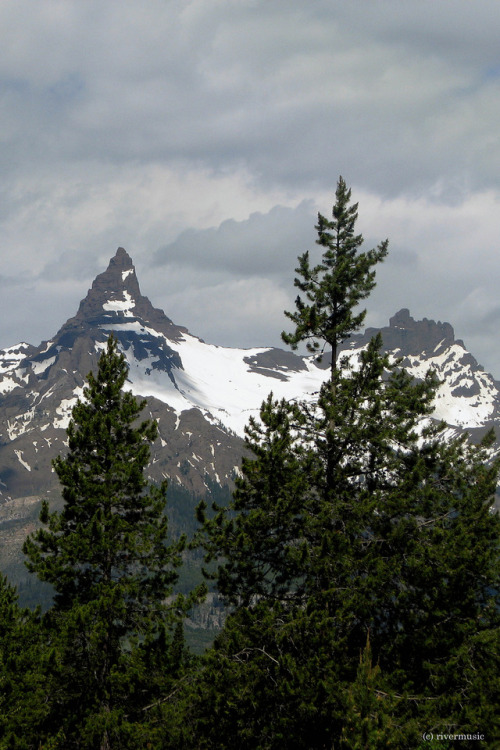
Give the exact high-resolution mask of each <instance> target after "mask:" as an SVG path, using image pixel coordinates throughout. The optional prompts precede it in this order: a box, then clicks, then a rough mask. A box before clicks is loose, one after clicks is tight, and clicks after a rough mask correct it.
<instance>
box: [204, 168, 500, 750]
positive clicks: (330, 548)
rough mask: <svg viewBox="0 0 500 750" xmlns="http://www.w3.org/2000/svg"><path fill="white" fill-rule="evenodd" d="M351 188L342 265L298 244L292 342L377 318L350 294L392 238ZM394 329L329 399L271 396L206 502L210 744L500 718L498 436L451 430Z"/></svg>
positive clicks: (321, 738)
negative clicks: (229, 482)
mask: <svg viewBox="0 0 500 750" xmlns="http://www.w3.org/2000/svg"><path fill="white" fill-rule="evenodd" d="M349 197H350V192H349V191H347V190H346V189H345V184H344V183H343V181H339V187H338V189H337V206H336V207H334V218H335V221H336V222H337V224H338V226H337V225H335V226H336V231H338V233H339V241H338V247H339V248H340V250H339V251H338V253H337V255H335V256H334V254H333V249H332V248H333V246H334V245H335V243H334V242H333V240H332V239H331V237H329V236H327V234H326V229H325V225H324V224H322V225H321V234H320V237H321V238H323V239H322V242H321V243H320V244H323V245H325V246H327V247H328V248H329V250H328V252H330V251H331V253H332V255H330V256H328V257H329V258H330V260H331V263H330V265H329V266H327V264H326V261H325V262H324V263H323V264H320V266H317V267H315V269H314V273H312V272H309V271H307V273H306V270H307V262H308V261H307V257H306V260H304V261H303V262H302V264H301V267H302V270H303V274H302V275H303V277H304V278H306V277H307V278H306V281H307V285H305V286H304V288H303V287H300V288H301V289H302V290H303V291H306V292H307V294H308V299H309V301H310V302H311V304H310V305H309V307H306V306H304V304H303V303H302V302H301V301H300V300H298V301H297V310H298V311H297V313H296V315H295V317H292V316H291V315H290V316H289V317H292V319H293V320H294V322H295V323H296V324H297V331H296V335H295V337H294V338H293V340H292V339H290V343H291V344H292V345H295V344H297V343H298V341H299V340H302V338H307V336H308V333H307V331H308V330H310V331H311V336H312V332H314V338H315V339H316V340H318V339H319V340H320V341H322V342H323V344H324V345H326V344H328V345H330V346H333V347H334V349H335V344H336V342H337V343H338V342H339V341H340V340H342V339H343V338H344V337H345V336H346V335H347V334H348V333H350V332H351V331H352V330H354V329H355V328H356V327H357V326H358V325H359V324H360V322H361V321H362V319H363V314H359V315H357V314H356V315H355V314H354V313H353V307H354V305H355V304H356V302H357V301H359V300H360V299H363V298H364V297H365V296H366V294H367V292H368V291H369V290H370V289H371V288H372V286H373V272H372V271H371V270H370V269H371V266H372V265H373V264H374V263H375V262H377V261H378V260H381V259H382V258H383V256H384V255H385V250H384V248H385V245H383V246H381V248H379V250H378V251H377V252H376V253H375V254H372V255H367V256H366V257H362V256H360V255H356V249H357V247H358V246H359V244H360V238H359V237H356V236H355V235H354V220H355V216H356V212H355V207H353V208H352V209H348V208H347V207H346V205H347V202H348V200H349ZM342 222H344V224H343V225H342ZM335 247H337V246H335ZM335 259H337V260H335ZM337 261H338V263H339V266H338V268H337V266H336V265H335V263H336V262H337ZM358 261H359V263H358ZM349 268H350V269H351V271H352V273H351V271H349V273H348V270H349ZM328 269H330V270H328ZM320 272H321V273H323V272H324V274H325V276H324V278H325V279H326V281H325V284H326V287H324V286H321V285H320V283H319V278H320ZM307 274H309V276H308V275H307ZM337 282H338V283H337ZM325 288H328V289H329V290H330V291H329V292H328V294H330V296H328V294H327V293H326V292H325ZM333 313H335V316H336V317H335V316H334V317H332V314H333ZM311 322H312V323H313V324H314V325H313V326H312V327H311V328H310V329H308V328H307V324H308V323H311ZM381 346H382V342H381V339H380V337H375V338H374V339H373V340H372V341H371V343H370V344H369V345H368V347H367V348H366V350H365V351H363V352H362V353H361V357H360V361H359V363H358V364H356V366H350V364H349V360H348V358H343V359H340V361H339V363H338V365H339V366H337V362H336V361H335V358H334V366H333V367H332V370H331V377H330V380H329V381H328V382H327V383H325V385H324V386H323V387H322V389H321V391H320V393H319V394H318V397H317V399H316V401H315V403H313V404H307V403H290V402H284V401H281V402H278V401H275V400H274V399H273V398H272V396H270V397H269V398H268V399H267V400H266V401H265V402H264V404H263V406H262V410H261V419H260V422H259V421H257V420H252V421H251V422H250V425H249V427H248V430H247V445H248V448H249V449H250V451H251V453H252V457H251V458H247V459H245V460H244V461H243V466H242V473H243V476H242V478H240V479H239V480H238V482H237V488H236V492H235V494H234V499H233V501H232V503H231V505H230V507H229V508H228V509H223V508H219V509H218V510H217V512H216V514H215V516H214V517H213V518H211V519H209V518H208V517H206V516H205V509H204V508H203V507H201V508H200V510H199V513H200V518H201V520H202V521H203V523H204V529H205V535H206V539H205V542H204V545H205V550H206V553H207V561H211V562H212V564H215V565H216V571H215V573H214V574H213V575H214V577H215V580H216V583H217V587H218V589H219V591H220V592H221V593H222V594H223V595H224V597H225V598H226V600H227V601H228V602H229V603H230V604H231V605H232V607H233V613H232V615H231V616H230V617H229V618H228V620H227V624H226V627H225V629H224V631H223V633H222V634H221V635H220V636H219V638H217V640H216V642H215V644H214V648H213V650H212V651H210V652H209V654H208V655H207V657H206V666H205V669H204V671H203V672H202V673H201V675H200V678H199V679H198V683H197V687H196V689H195V690H194V691H193V697H192V706H191V707H192V709H193V717H194V718H193V719H192V721H193V722H196V721H197V722H198V725H196V723H193V724H192V726H193V732H195V736H196V741H197V742H200V743H201V744H199V747H204V748H205V747H206V748H226V747H227V748H229V747H234V745H235V744H236V745H237V746H238V747H241V748H248V749H249V750H250V748H262V749H264V748H266V750H270V749H271V748H273V749H275V748H283V749H284V748H287V749H288V748H297V749H299V748H300V749H304V750H305V748H307V749H308V750H314V749H315V748H317V749H318V750H319V749H320V748H332V747H335V748H337V747H342V748H344V747H345V748H347V747H349V748H356V747H360V748H361V747H363V748H365V747H366V748H382V747H391V746H393V747H401V748H406V747H407V748H412V747H415V746H417V745H418V744H419V743H420V739H421V734H422V732H423V731H424V730H426V729H427V730H428V731H432V732H434V733H435V734H437V733H438V732H439V731H443V732H446V730H447V729H450V728H451V732H453V731H454V730H457V731H459V730H462V731H477V728H478V727H483V728H484V729H485V732H486V727H487V730H488V738H489V739H490V741H491V742H495V741H496V740H497V739H498V738H499V737H500V721H499V719H498V717H497V716H495V710H496V706H498V700H499V698H500V679H499V677H498V674H499V672H498V668H499V667H500V664H499V659H500V649H499V648H498V646H499V634H500V614H499V613H500V601H499V591H500V580H499V576H500V566H499V538H500V519H499V517H498V514H496V513H492V512H491V511H490V506H491V503H492V498H493V496H494V492H495V487H496V482H497V475H498V470H499V463H498V461H496V460H493V461H491V460H490V457H489V455H488V454H487V447H488V444H489V443H491V436H488V438H487V439H486V441H485V444H484V445H482V446H476V447H474V446H470V445H468V444H467V442H466V440H465V438H464V439H460V440H445V439H444V436H443V430H444V425H440V424H436V423H434V422H433V421H432V420H431V419H430V418H429V416H430V414H431V411H432V404H433V398H434V395H435V392H436V389H437V387H438V383H437V381H436V379H435V377H434V376H433V375H432V374H431V373H429V374H428V375H427V376H426V377H425V378H424V379H423V380H422V381H421V382H414V381H412V379H411V378H410V377H409V376H408V374H407V373H406V372H405V371H404V370H402V369H401V368H400V363H394V362H390V361H389V358H388V357H387V356H386V355H384V354H383V353H382V350H381ZM314 347H315V348H317V347H316V344H315V345H314ZM368 636H369V641H367V639H368ZM360 654H362V657H361V662H360ZM374 664H375V666H374ZM485 674H487V675H488V679H487V680H486V681H485V679H484V675H485ZM196 732H197V734H196ZM200 737H202V739H200ZM194 746H198V745H194ZM493 746H494V744H492V745H491V747H493Z"/></svg>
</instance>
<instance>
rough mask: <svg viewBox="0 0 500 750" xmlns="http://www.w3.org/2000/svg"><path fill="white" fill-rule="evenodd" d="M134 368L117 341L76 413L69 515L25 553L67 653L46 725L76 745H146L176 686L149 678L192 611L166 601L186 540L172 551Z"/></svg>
mask: <svg viewBox="0 0 500 750" xmlns="http://www.w3.org/2000/svg"><path fill="white" fill-rule="evenodd" d="M127 372H128V370H127V366H126V363H125V358H124V356H123V355H121V354H119V353H118V351H117V342H116V340H115V339H114V338H113V337H110V339H109V340H108V343H107V348H106V350H105V351H104V352H103V354H102V355H101V357H100V359H99V367H98V372H97V374H96V375H93V374H92V373H90V374H89V376H88V386H87V388H86V389H85V390H84V398H83V400H82V401H79V402H78V403H77V404H76V406H75V407H74V409H73V413H72V420H71V422H70V424H69V427H68V430H67V434H68V453H67V455H66V456H64V457H58V458H57V459H56V460H55V461H54V469H55V471H56V473H57V475H58V477H59V480H60V482H61V484H62V488H63V490H62V494H63V499H64V507H63V509H62V511H61V512H57V511H52V512H51V511H50V510H49V507H48V504H47V503H46V502H44V504H43V507H42V512H41V516H40V518H41V521H42V523H43V528H42V529H40V530H39V531H37V532H36V533H35V534H33V535H32V536H30V537H28V539H27V540H26V542H25V545H24V552H25V554H26V555H27V557H28V562H27V565H28V568H29V570H31V571H33V572H35V573H36V574H37V575H38V577H39V578H40V579H41V580H42V581H47V582H49V583H50V584H52V586H53V587H54V589H55V596H54V605H53V607H52V609H51V610H49V612H48V613H47V615H46V616H45V628H46V633H47V634H49V636H50V634H52V636H53V641H54V645H55V648H56V653H57V663H56V667H55V678H54V694H53V696H52V711H51V716H50V722H49V723H48V724H47V725H46V727H45V729H46V731H47V732H48V733H50V732H52V733H53V734H54V735H56V734H57V733H58V732H59V734H60V735H61V736H63V737H64V742H63V741H62V740H61V742H62V744H61V747H65V748H71V747H78V748H103V750H104V748H106V749H108V748H121V747H125V746H126V747H134V746H135V745H134V744H133V738H134V737H137V736H138V732H139V729H138V724H137V723H139V724H140V723H141V722H142V723H144V721H145V720H146V719H147V717H148V716H149V713H148V712H150V709H151V706H152V704H154V700H155V698H158V695H160V694H162V690H163V689H166V688H165V686H166V685H168V680H169V676H168V674H164V675H161V670H156V671H154V670H153V672H154V673H153V672H151V671H150V672H149V673H148V672H147V670H148V668H150V667H151V665H152V664H153V663H155V662H157V660H158V659H160V660H161V659H165V663H166V661H167V660H168V645H169V641H170V636H169V635H168V631H169V629H170V627H171V625H173V624H174V622H175V620H176V619H178V616H179V615H180V614H181V613H182V611H183V610H184V609H185V606H187V605H188V604H189V603H188V602H186V601H184V600H182V599H181V598H177V599H176V600H174V602H173V603H171V604H170V605H167V603H166V600H167V596H168V595H169V594H170V593H171V589H172V585H173V583H174V582H175V581H176V579H177V573H176V568H177V567H178V565H179V564H180V562H181V557H180V555H181V552H182V549H183V547H184V543H185V542H184V539H181V540H180V541H179V542H177V543H174V544H172V545H171V546H168V545H167V543H166V538H167V520H166V516H165V502H166V498H165V495H166V483H165V484H163V485H162V486H161V487H155V486H152V485H151V484H149V483H148V481H147V479H146V478H145V474H144V472H145V468H146V466H147V463H148V461H149V455H150V451H149V445H150V443H151V442H152V441H153V440H154V439H155V437H156V434H157V427H156V423H154V422H152V421H150V420H145V421H142V422H140V423H138V421H137V420H138V417H139V414H140V412H141V411H142V409H143V408H144V406H145V402H144V401H143V402H140V403H139V402H137V400H136V398H135V397H134V396H133V395H132V394H131V393H130V392H128V391H124V390H123V388H124V386H125V382H126V378H127ZM56 633H57V637H56V636H55V634H56ZM155 653H156V656H154V654H155ZM148 665H149V667H148ZM159 675H160V679H161V680H163V685H158V684H157V682H156V678H158V677H159ZM146 707H149V708H147V709H146ZM61 733H62V734H61ZM139 735H140V732H139ZM146 739H147V737H146V736H145V737H142V738H141V742H140V743H139V746H140V747H143V746H145V740H146ZM137 741H138V742H139V740H137ZM141 743H142V744H141Z"/></svg>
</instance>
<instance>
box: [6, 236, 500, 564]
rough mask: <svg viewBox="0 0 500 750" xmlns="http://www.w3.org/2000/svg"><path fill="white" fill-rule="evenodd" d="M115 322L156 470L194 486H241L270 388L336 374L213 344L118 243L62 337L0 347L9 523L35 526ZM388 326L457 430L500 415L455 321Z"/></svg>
mask: <svg viewBox="0 0 500 750" xmlns="http://www.w3.org/2000/svg"><path fill="white" fill-rule="evenodd" d="M376 332H377V331H376V330H375V329H368V330H367V331H365V333H364V334H360V335H357V336H354V337H353V338H352V339H351V340H350V341H349V342H348V343H346V344H345V346H344V350H343V355H344V356H347V357H349V358H352V359H353V360H356V358H357V356H358V354H359V351H360V350H361V349H362V348H363V347H364V346H366V344H367V343H368V341H369V339H370V338H371V336H373V335H374V333H376ZM110 333H113V334H114V335H115V336H116V338H117V339H118V341H119V345H120V348H121V350H122V351H123V352H124V354H125V357H126V359H127V363H128V365H129V368H130V369H129V387H130V389H131V390H132V392H133V393H134V394H136V395H138V396H142V397H145V398H147V401H148V405H147V408H146V409H145V412H144V414H145V416H146V415H148V414H149V415H151V416H152V417H153V418H155V419H157V420H158V423H159V437H158V440H157V441H156V443H155V445H154V448H153V452H152V459H153V460H152V464H151V466H150V468H149V472H150V475H151V477H152V478H153V479H155V480H160V479H162V478H165V477H167V478H169V479H170V482H171V485H172V486H174V487H176V486H178V487H182V488H184V490H186V491H187V492H190V493H193V494H195V495H200V494H202V493H204V492H206V491H207V489H208V488H212V489H213V488H214V487H215V486H221V487H224V486H228V487H230V486H231V484H232V479H233V478H234V475H235V472H237V471H238V466H239V464H240V460H241V455H242V452H243V450H244V444H243V440H242V438H243V435H244V426H245V424H246V423H247V422H248V419H249V417H250V416H251V415H257V414H258V410H259V407H260V404H261V402H262V401H263V400H264V399H265V398H266V396H267V395H268V393H269V392H270V391H271V390H272V391H273V393H274V395H275V396H276V397H277V398H286V399H295V398H308V397H310V396H311V394H313V393H315V392H317V391H318V390H319V388H320V386H321V383H322V382H323V380H324V379H325V377H326V376H327V369H325V365H324V364H321V363H318V362H316V361H315V360H314V358H312V357H301V356H297V355H295V354H293V353H291V352H286V351H283V350H281V349H276V348H270V347H259V348H253V349H236V348H225V347H220V346H214V345H211V344H207V343H205V342H204V341H202V340H201V339H200V338H198V337H196V336H194V335H192V334H191V333H189V331H188V330H187V329H186V328H183V327H181V326H178V325H176V324H175V323H173V322H172V321H171V320H170V319H169V318H168V317H167V316H166V315H165V313H164V312H163V311H162V310H159V309H157V308H155V307H153V305H152V304H151V302H150V301H149V299H148V298H147V297H145V296H143V295H142V293H141V291H140V287H139V283H138V280H137V276H136V273H135V268H134V266H133V263H132V260H131V258H130V257H129V255H128V254H127V253H126V252H125V250H124V249H123V248H119V249H118V250H117V252H116V254H115V255H114V257H113V258H111V260H110V263H109V266H108V268H107V269H106V271H104V272H103V273H101V274H99V276H97V278H96V279H95V280H94V282H93V284H92V287H91V289H90V290H89V292H88V294H87V296H86V297H85V299H84V300H82V302H81V303H80V306H79V309H78V311H77V313H76V315H75V316H74V317H72V318H70V319H69V320H68V321H67V322H66V323H64V325H63V326H62V327H61V328H60V330H59V331H58V332H57V333H56V334H55V336H54V337H53V338H51V339H50V340H47V341H44V342H43V343H42V344H41V345H40V346H39V347H34V346H31V345H29V344H19V345H17V346H13V347H10V348H8V349H5V350H3V351H0V532H1V530H2V528H5V529H13V528H14V527H16V524H17V526H19V525H20V524H21V525H22V526H23V533H24V531H26V530H27V529H28V530H29V527H30V524H33V523H34V518H35V516H36V514H35V511H34V505H36V500H37V499H38V498H39V497H40V496H42V495H44V494H47V493H48V494H49V496H51V497H53V498H57V497H58V496H59V488H58V486H57V482H56V477H55V474H54V473H53V472H52V470H51V460H52V459H53V458H54V456H55V455H57V454H58V453H59V452H61V451H64V450H65V441H66V433H65V429H66V427H67V425H68V422H69V419H70V416H71V409H72V407H73V406H74V404H75V403H76V400H77V399H78V398H79V397H81V396H82V393H83V387H84V383H85V375H86V374H87V373H88V372H89V371H90V370H95V369H96V365H97V360H98V357H99V353H100V351H101V350H102V348H103V347H104V346H105V342H106V340H107V338H108V336H109V334H110ZM381 333H382V337H383V341H384V347H385V348H386V350H387V351H389V352H390V353H391V355H392V356H393V357H395V358H396V357H397V358H401V359H402V365H403V366H404V367H407V368H408V370H409V371H410V372H411V373H412V374H413V375H414V376H415V377H422V376H423V374H424V373H425V371H426V370H427V369H428V368H429V367H433V368H434V369H435V370H436V372H437V374H438V376H439V378H440V379H441V380H442V381H443V385H442V387H441V388H440V390H439V393H438V397H437V400H436V411H435V417H436V418H437V419H443V420H445V421H446V422H447V423H448V424H449V425H450V429H451V430H452V431H453V432H454V433H456V432H460V431H461V430H463V429H468V430H470V431H471V432H472V434H473V436H479V435H480V434H481V433H483V432H484V431H485V430H486V429H487V428H488V427H490V426H492V425H495V424H500V399H499V384H498V383H496V382H495V380H494V379H493V378H492V376H491V375H489V374H488V373H486V372H484V371H483V369H482V368H481V367H480V366H479V365H478V363H477V362H476V360H475V359H474V357H473V356H472V355H471V354H470V353H469V352H468V351H467V350H466V349H465V347H464V344H463V342H461V341H459V340H455V337H454V332H453V328H452V327H451V325H449V324H448V323H435V322H434V321H429V320H427V319H424V320H423V321H415V320H414V319H413V318H412V317H411V316H410V314H409V311H408V310H401V311H400V312H398V313H397V314H396V315H395V316H394V317H393V318H391V320H390V322H389V326H387V327H384V328H382V329H381ZM16 528H17V527H16ZM0 563H1V560H0Z"/></svg>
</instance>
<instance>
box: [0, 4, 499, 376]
mask: <svg viewBox="0 0 500 750" xmlns="http://www.w3.org/2000/svg"><path fill="white" fill-rule="evenodd" d="M499 37H500V7H499V3H498V0H481V1H480V2H474V1H473V0H442V1H441V2H436V0H420V1H419V2H409V1H408V2H401V0H348V1H347V0H307V1H306V0H184V2H181V1H180V0H179V1H177V0H121V1H120V2H118V0H85V1H84V2H82V0H44V2H43V3H42V2H33V0H2V2H1V3H0V143H1V147H0V169H1V181H0V224H1V235H0V237H1V258H2V264H1V268H0V291H1V296H0V312H1V314H0V347H5V346H8V345H11V344H14V343H16V342H18V341H21V340H24V341H29V342H30V343H33V344H39V343H40V342H41V341H42V340H43V339H47V338H49V337H50V336H51V335H53V334H54V333H55V332H56V331H57V330H58V328H59V327H60V326H61V325H62V323H63V322H64V321H65V320H66V318H68V317H69V316H71V315H73V314H74V313H75V312H76V310H77V308H78V304H79V301H80V299H81V298H82V297H83V296H85V294H86V292H87V290H88V288H89V287H90V285H91V283H92V280H93V278H94V277H95V275H96V274H97V273H99V272H101V271H103V270H104V269H105V268H106V266H107V263H108V261H109V258H110V257H111V256H112V255H114V253H115V251H116V248H117V247H118V246H120V245H121V246H123V247H125V248H126V250H127V251H128V252H129V254H130V255H131V256H132V258H133V260H134V263H135V265H136V269H137V273H138V278H139V282H140V284H141V288H142V291H143V293H144V294H146V295H147V296H148V297H149V298H150V299H151V301H152V302H153V304H154V305H155V306H156V307H161V308H163V309H164V310H165V312H166V313H167V315H168V316H169V317H170V318H172V319H173V320H174V321H175V322H176V323H178V324H180V325H185V326H187V327H188V328H189V329H190V331H191V332H192V333H194V334H196V335H198V336H201V337H202V338H204V339H205V340H206V341H209V342H211V343H217V344H223V345H229V346H261V345H262V346H264V345H280V332H281V330H282V329H283V328H286V327H287V321H286V319H285V318H284V317H283V309H284V308H288V309H292V308H293V299H294V297H295V290H294V288H293V276H294V267H295V265H296V258H297V255H298V254H299V253H302V252H303V251H304V250H308V249H310V250H311V252H312V256H313V258H314V257H316V256H315V255H314V253H315V252H317V251H316V249H315V230H314V224H315V221H316V214H317V211H318V210H319V211H321V212H322V213H323V214H326V215H329V214H330V211H331V206H332V202H333V198H334V192H335V186H336V183H337V179H338V176H339V175H342V176H343V177H344V178H345V180H346V181H347V183H348V185H350V186H351V187H352V191H353V199H355V200H356V201H358V202H359V222H358V229H359V231H361V232H362V233H363V234H364V237H365V247H366V249H369V248H370V247H372V246H374V245H375V244H377V243H378V242H380V241H381V240H383V239H385V238H386V237H388V238H389V241H390V254H389V257H388V259H387V260H386V261H385V263H384V264H382V265H381V266H379V269H378V274H377V279H378V286H377V289H376V291H375V292H374V293H373V295H372V297H371V298H370V299H369V300H368V301H367V307H368V317H367V324H369V325H376V326H377V325H384V324H386V323H387V321H388V319H389V317H390V316H391V315H393V314H394V313H395V312H396V311H397V310H399V309H400V308H401V307H408V308H410V311H411V313H412V315H413V316H414V317H415V318H422V317H427V318H433V319H435V320H442V321H448V322H450V323H451V324H452V325H453V326H454V328H455V333H456V336H457V337H459V338H462V339H464V341H465V343H466V345H467V347H468V348H469V350H470V351H471V352H472V353H473V354H474V355H475V356H476V358H477V359H478V360H479V361H480V362H481V363H482V364H483V365H484V366H485V368H486V369H488V370H490V371H491V372H492V373H493V374H494V375H495V376H496V377H497V378H500V347H499V343H500V331H499V324H500V296H499V281H500V264H499V260H498V257H499V243H500V232H499V225H500V212H499V208H500V184H499V176H500V137H499V123H500V52H499V45H498V39H499Z"/></svg>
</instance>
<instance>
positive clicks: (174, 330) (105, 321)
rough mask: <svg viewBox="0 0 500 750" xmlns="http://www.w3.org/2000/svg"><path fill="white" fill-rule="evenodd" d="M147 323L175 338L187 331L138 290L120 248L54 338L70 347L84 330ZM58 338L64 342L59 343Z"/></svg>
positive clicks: (130, 265) (104, 332)
mask: <svg viewBox="0 0 500 750" xmlns="http://www.w3.org/2000/svg"><path fill="white" fill-rule="evenodd" d="M137 323H140V326H144V325H147V326H150V327H152V328H154V329H156V330H157V331H159V332H161V333H163V334H165V335H166V336H167V337H168V338H170V339H172V340H177V339H179V337H182V335H183V333H184V332H186V329H185V328H182V327H179V326H176V325H175V324H174V323H173V322H172V321H171V320H170V318H168V317H167V316H166V315H165V313H164V312H163V310H160V309H158V308H155V307H153V305H152V304H151V302H150V301H149V299H148V298H147V297H145V296H144V295H143V294H142V293H141V290H140V287H139V282H138V280H137V275H136V272H135V266H134V264H133V261H132V258H131V257H130V255H129V254H128V253H127V251H126V250H125V249H124V248H123V247H119V248H118V249H117V251H116V253H115V254H114V255H113V257H112V258H111V259H110V261H109V264H108V267H107V268H106V270H105V271H103V272H102V273H100V274H98V276H96V278H95V279H94V281H93V282H92V287H91V288H90V289H89V291H88V292H87V296H86V297H85V298H84V299H83V300H82V301H81V302H80V307H79V308H78V312H77V314H76V315H75V316H74V317H73V318H70V319H69V320H68V321H67V322H66V323H65V324H64V326H63V327H62V328H61V329H60V331H59V332H58V334H57V336H56V339H54V342H55V341H56V340H57V341H58V342H59V343H60V344H61V343H62V344H63V346H69V347H71V346H72V342H73V340H74V339H75V337H76V336H79V335H80V334H81V333H82V332H83V331H84V330H86V331H91V330H94V331H95V332H96V333H97V332H98V331H100V332H102V333H101V334H100V335H101V336H103V335H107V333H109V331H113V330H115V331H118V330H120V329H125V328H130V327H132V328H134V327H137ZM61 337H63V339H64V340H63V341H62V342H61Z"/></svg>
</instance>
